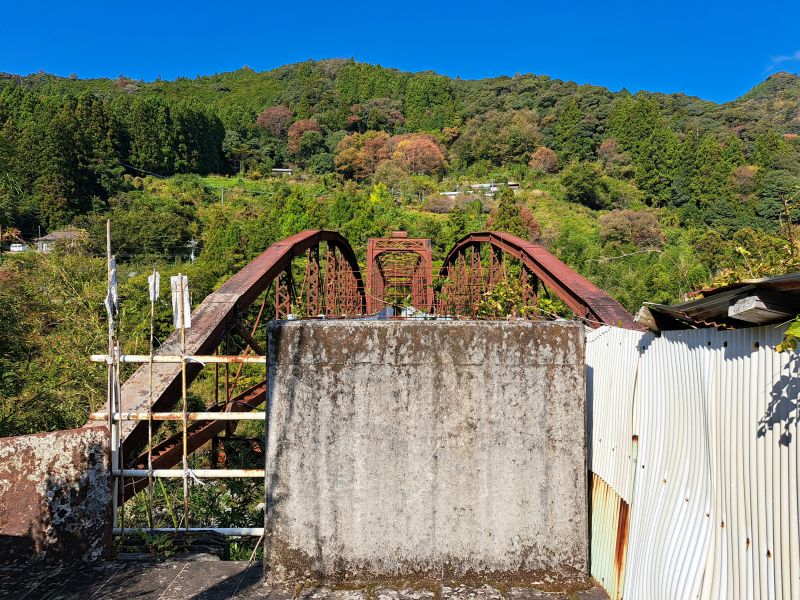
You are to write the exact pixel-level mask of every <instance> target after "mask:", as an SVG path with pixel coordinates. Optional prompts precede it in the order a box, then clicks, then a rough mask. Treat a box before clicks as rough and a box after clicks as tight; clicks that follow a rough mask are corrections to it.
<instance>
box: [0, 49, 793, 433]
mask: <svg viewBox="0 0 800 600" xmlns="http://www.w3.org/2000/svg"><path fill="white" fill-rule="evenodd" d="M798 134H800V78H798V77H797V76H796V75H792V74H788V73H779V74H776V75H773V76H772V77H770V78H769V79H767V80H766V81H765V82H763V83H762V84H760V85H758V86H756V87H755V88H754V89H753V90H751V91H750V92H749V93H747V94H745V95H744V96H742V97H741V98H739V99H737V100H734V101H732V102H729V103H727V104H722V105H719V104H715V103H712V102H707V101H704V100H701V99H699V98H694V97H689V96H684V95H680V94H675V95H665V94H658V93H645V92H642V93H638V94H635V95H631V94H629V93H627V92H625V91H622V92H618V93H614V92H611V91H609V90H607V89H604V88H601V87H596V86H590V85H576V84H574V83H569V82H563V81H559V80H555V79H551V78H549V77H547V76H537V75H517V76H514V77H498V78H493V79H484V80H476V81H467V80H459V79H455V80H453V79H449V78H446V77H443V76H439V75H436V74H433V73H404V72H400V71H397V70H394V69H387V68H383V67H380V66H374V65H368V64H362V63H356V62H353V61H352V60H350V61H348V60H330V61H321V62H305V63H299V64H295V65H289V66H286V67H281V68H279V69H276V70H274V71H269V72H264V73H256V72H253V71H252V70H250V69H247V68H244V69H240V70H238V71H235V72H232V73H224V74H219V75H214V76H209V77H199V78H197V79H178V80H176V81H155V82H152V83H144V82H140V81H135V80H132V79H129V78H126V77H124V76H120V77H118V78H117V79H96V80H81V79H77V78H74V77H70V78H59V77H55V76H51V75H46V74H39V75H31V76H25V77H22V76H16V75H2V76H0V226H2V229H3V233H4V237H5V238H6V239H5V241H6V243H8V242H10V241H12V240H13V239H14V237H15V236H20V237H23V238H24V239H26V240H30V239H31V238H32V237H35V235H36V232H37V231H38V229H39V228H40V227H41V230H42V231H43V232H45V231H51V230H54V229H57V228H61V227H64V226H68V225H71V226H76V227H79V228H81V229H84V230H86V231H87V232H88V233H89V239H88V245H87V247H86V253H85V254H86V256H60V255H49V256H35V255H30V254H29V255H27V256H21V257H15V258H11V257H9V256H8V255H5V258H4V260H5V262H4V263H3V264H0V398H2V399H3V402H2V406H1V407H0V408H2V413H0V434H3V433H9V432H18V431H35V430H41V429H52V428H58V427H65V426H70V425H74V424H77V423H78V422H79V421H80V420H81V419H82V418H83V416H84V415H85V413H86V410H87V409H88V406H89V405H96V404H97V402H98V401H100V400H101V397H102V395H103V393H104V392H103V389H104V388H103V385H102V382H100V381H99V379H98V380H97V381H94V382H91V381H90V380H85V379H80V378H76V377H74V372H75V370H76V369H80V370H81V371H85V370H86V367H85V365H83V364H82V362H81V361H82V360H83V358H82V357H84V356H85V355H86V354H89V353H91V352H92V351H97V350H100V349H102V348H101V346H102V339H103V320H102V312H101V311H102V296H103V275H102V273H103V265H102V261H101V260H99V259H95V258H92V257H91V255H96V256H97V255H101V254H102V253H103V249H104V233H103V231H104V223H105V220H106V219H107V218H111V219H112V228H113V238H114V247H115V251H117V252H118V255H119V257H120V259H121V261H122V262H123V265H124V266H123V277H122V291H123V294H124V298H125V303H124V306H125V307H126V308H125V314H124V317H123V318H124V323H123V330H124V335H125V340H126V344H129V347H128V348H127V351H130V352H134V351H137V350H138V351H145V347H144V346H143V343H144V340H145V335H144V334H145V330H146V328H145V327H144V326H143V324H144V323H145V322H146V314H147V310H146V309H147V307H146V305H145V303H144V298H145V295H144V294H143V292H142V290H143V289H145V288H144V286H145V283H144V282H145V279H144V278H145V275H144V274H143V273H146V272H147V271H148V270H149V269H150V268H152V266H153V265H154V264H156V265H159V268H161V269H162V270H163V272H164V273H165V274H167V273H169V272H172V271H175V272H177V270H178V269H182V270H183V271H184V272H189V273H190V277H191V278H192V286H193V298H194V299H195V300H199V299H201V298H202V297H203V295H205V294H206V293H208V292H210V291H211V290H212V289H214V287H216V286H218V285H219V284H220V282H222V281H223V280H224V279H225V278H227V277H228V276H230V274H231V273H233V272H234V271H235V270H236V269H238V268H240V267H241V266H243V265H244V264H245V263H246V262H247V261H248V260H250V259H251V258H252V257H253V256H255V255H256V254H258V253H259V252H261V251H263V250H264V249H265V248H266V247H268V246H269V244H271V243H273V242H274V241H276V240H278V239H281V238H282V237H285V236H288V235H291V234H293V233H295V232H297V231H300V230H302V229H305V228H318V227H326V228H332V229H337V230H339V231H341V232H342V233H343V234H344V235H345V236H347V237H348V239H350V240H351V242H352V243H353V244H354V245H355V246H356V250H357V252H359V253H362V255H363V251H364V245H365V242H366V239H367V238H368V237H370V236H376V235H383V234H386V233H388V232H389V231H391V230H392V229H397V228H403V229H407V230H408V231H409V232H410V234H411V235H419V236H424V237H430V238H432V239H433V240H434V245H435V246H434V249H435V258H438V259H441V257H442V256H443V254H444V252H445V251H446V250H447V248H448V247H449V245H451V244H452V243H453V241H455V240H456V239H458V237H460V236H462V235H463V234H464V233H466V232H467V231H470V230H476V229H482V228H494V229H502V230H507V231H510V232H512V233H515V234H517V235H521V236H524V237H526V238H529V239H532V240H535V241H538V242H540V243H542V244H544V245H545V246H547V247H548V248H549V249H550V250H551V251H552V252H553V253H555V254H556V255H558V256H559V257H561V258H562V259H563V260H564V261H566V262H567V263H568V264H570V265H572V266H573V267H574V268H576V269H577V270H578V271H580V272H581V273H583V274H584V275H586V276H587V277H589V278H590V279H592V280H593V281H595V282H596V283H597V284H598V285H600V286H602V287H604V288H605V289H607V290H608V291H609V292H610V293H611V294H612V295H614V296H615V297H616V298H618V299H619V300H620V301H621V302H623V303H624V304H625V305H626V307H627V308H628V309H629V310H631V311H635V310H636V309H638V307H639V306H640V305H641V303H642V302H643V301H648V300H651V301H658V302H671V301H675V300H678V299H680V298H681V297H682V296H683V295H684V294H685V293H687V292H688V291H691V290H693V289H698V288H700V287H702V286H705V285H708V284H710V283H713V282H715V281H717V282H723V281H729V280H731V279H737V278H742V277H756V276H763V275H770V274H778V273H783V272H787V271H791V270H800V260H799V259H798V257H800V254H798V252H800V248H799V247H798V242H797V240H798V237H797V228H796V227H795V223H796V222H797V220H798V219H800V206H798V205H799V204H800V139H798ZM275 167H290V168H292V169H293V175H292V176H291V177H283V176H280V177H275V176H272V175H271V169H273V168H275ZM510 180H513V181H516V182H518V183H519V184H520V188H519V191H518V192H517V193H516V194H511V193H510V191H509V190H508V188H505V187H503V185H502V184H504V183H505V182H508V181H510ZM486 182H495V183H499V184H501V185H500V188H501V189H500V192H499V193H498V195H497V196H496V197H495V198H484V197H482V196H481V195H479V194H475V193H472V194H469V193H463V194H461V195H460V196H456V197H455V198H453V197H452V196H443V195H441V194H440V192H444V191H452V190H455V189H459V190H462V191H465V190H468V189H469V187H468V186H469V184H474V183H486ZM190 243H194V245H196V251H197V254H198V259H197V261H196V262H195V263H194V264H191V265H187V264H185V262H182V261H186V260H187V259H188V255H189V252H190V249H189V245H190ZM162 308H163V311H162V312H163V314H162V315H161V317H162V319H163V321H164V324H163V327H162V330H163V333H166V331H167V329H168V318H167V317H168V312H169V311H168V307H166V306H165V307H162ZM96 375H98V376H99V377H100V378H102V373H99V374H96ZM44 406H47V407H48V410H44V409H43V408H42V407H44ZM23 407H24V408H23Z"/></svg>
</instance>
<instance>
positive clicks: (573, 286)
mask: <svg viewBox="0 0 800 600" xmlns="http://www.w3.org/2000/svg"><path fill="white" fill-rule="evenodd" d="M484 245H485V246H488V247H489V248H490V251H489V266H488V272H487V273H484V272H483V271H484V267H483V265H482V263H481V259H480V253H479V251H480V249H481V247H482V246H484ZM470 249H471V250H472V252H471V254H470V256H467V254H468V252H467V251H468V250H470ZM504 254H505V255H508V256H511V257H513V258H515V259H517V260H518V261H519V262H520V263H521V264H522V273H521V276H522V279H523V293H524V294H525V293H528V294H530V293H531V292H528V291H527V290H529V289H530V286H529V285H528V283H529V282H532V283H533V290H534V292H533V294H534V299H535V288H536V280H537V279H538V280H539V281H541V283H542V284H544V285H545V286H546V287H548V288H549V289H550V290H552V291H553V292H554V293H555V294H556V295H557V296H558V297H559V298H561V300H563V301H564V302H565V303H566V304H567V306H569V307H570V309H572V311H573V312H575V314H576V315H578V317H581V318H584V319H586V323H587V324H588V325H590V326H592V327H599V326H600V325H602V324H607V325H616V326H619V327H624V328H627V329H636V330H640V329H641V326H640V325H639V324H638V323H636V321H634V319H633V317H632V316H631V315H630V313H628V311H627V310H625V307H623V306H622V305H621V304H620V303H619V302H617V301H616V300H614V299H613V298H612V297H611V296H610V295H609V294H608V293H606V292H605V291H603V290H602V289H600V288H599V287H597V286H596V285H595V284H593V283H592V282H590V281H589V280H587V279H586V278H585V277H583V276H582V275H580V274H579V273H577V272H576V271H574V270H573V269H571V268H570V267H568V266H567V265H565V264H564V263H563V262H561V261H560V260H558V259H557V258H556V257H555V256H553V255H552V254H550V252H548V251H547V250H546V249H545V248H544V247H543V246H541V245H539V244H535V243H533V242H528V241H525V240H523V239H522V238H519V237H517V236H515V235H511V234H510V233H504V232H498V231H482V232H478V233H471V234H469V235H467V236H465V237H463V238H462V239H460V240H459V241H458V242H456V243H455V245H454V246H453V248H452V249H451V250H450V252H449V253H448V254H447V257H446V258H445V259H444V262H443V264H442V268H441V270H440V273H439V276H440V278H442V279H444V280H447V281H449V282H450V283H449V286H450V291H451V292H453V293H454V295H455V296H457V297H458V298H460V300H458V301H457V302H456V303H457V304H459V302H460V306H461V307H467V308H466V310H467V311H468V310H469V308H468V307H469V305H470V302H472V303H473V304H472V305H473V306H474V302H475V301H476V296H477V295H478V294H480V293H481V292H483V291H485V289H488V288H489V287H491V286H493V285H494V284H495V282H496V281H497V280H498V279H500V278H503V277H505V267H504V265H503V255H504ZM448 304H449V305H450V307H452V306H453V300H444V301H440V302H437V306H440V307H443V308H446V307H447V306H448Z"/></svg>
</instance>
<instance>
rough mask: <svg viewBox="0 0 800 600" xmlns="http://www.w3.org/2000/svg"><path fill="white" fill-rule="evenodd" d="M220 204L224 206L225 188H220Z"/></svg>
mask: <svg viewBox="0 0 800 600" xmlns="http://www.w3.org/2000/svg"><path fill="white" fill-rule="evenodd" d="M222 206H225V188H222Z"/></svg>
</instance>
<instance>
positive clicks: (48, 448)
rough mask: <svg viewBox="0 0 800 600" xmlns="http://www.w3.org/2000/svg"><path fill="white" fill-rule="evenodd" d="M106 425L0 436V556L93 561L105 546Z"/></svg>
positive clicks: (107, 517)
mask: <svg viewBox="0 0 800 600" xmlns="http://www.w3.org/2000/svg"><path fill="white" fill-rule="evenodd" d="M108 448H109V440H108V430H107V429H106V428H105V427H91V428H85V429H72V430H65V431H55V432H52V433H41V434H37V435H24V436H19V437H10V438H0V560H20V559H26V558H30V557H32V556H37V557H40V558H46V559H83V560H95V559H98V558H102V557H103V556H105V555H107V553H108V550H109V549H110V545H111V491H110V488H109V471H108Z"/></svg>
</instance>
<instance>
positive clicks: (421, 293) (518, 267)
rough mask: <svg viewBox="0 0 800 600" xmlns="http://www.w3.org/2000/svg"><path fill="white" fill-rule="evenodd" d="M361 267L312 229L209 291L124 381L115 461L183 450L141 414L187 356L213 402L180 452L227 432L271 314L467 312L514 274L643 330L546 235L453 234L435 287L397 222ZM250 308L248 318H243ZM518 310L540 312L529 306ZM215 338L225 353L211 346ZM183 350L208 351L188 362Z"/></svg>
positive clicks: (425, 256) (536, 290)
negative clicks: (205, 375)
mask: <svg viewBox="0 0 800 600" xmlns="http://www.w3.org/2000/svg"><path fill="white" fill-rule="evenodd" d="M366 269H367V277H366V280H367V282H368V285H367V286H366V289H365V286H364V280H363V279H362V275H361V271H360V269H359V265H358V261H357V260H356V255H355V253H354V252H353V249H352V248H351V246H350V244H349V243H348V242H347V240H346V239H345V238H344V237H342V236H341V235H340V234H338V233H336V232H333V231H323V230H308V231H303V232H301V233H298V234H296V235H293V236H291V237H289V238H286V239H284V240H282V241H280V242H277V243H275V244H273V245H272V246H270V247H269V248H268V249H267V250H266V251H265V252H264V253H262V254H261V255H259V256H258V257H257V258H255V259H254V260H253V261H252V262H250V263H249V264H248V265H246V266H245V267H244V268H243V269H242V270H241V271H239V272H238V273H236V274H235V275H233V276H232V277H231V278H230V279H229V280H228V281H227V282H226V283H225V284H224V285H222V287H220V288H219V290H217V291H216V292H214V293H212V294H210V295H209V296H207V297H206V298H205V299H204V300H203V301H202V302H201V303H200V305H199V306H198V307H197V308H196V309H195V310H194V311H192V327H191V329H190V330H188V331H187V339H186V348H185V354H184V355H183V358H181V357H180V356H179V355H180V354H181V350H180V340H179V336H178V335H176V334H173V335H171V336H170V337H169V338H168V339H167V340H166V341H165V343H164V344H162V345H161V347H160V349H159V351H158V355H157V356H156V357H155V358H154V360H153V364H152V369H153V383H152V388H151V387H150V384H149V379H148V375H149V369H150V368H151V365H150V364H142V365H141V366H140V367H139V369H138V370H137V371H136V372H135V373H134V374H133V375H132V376H131V377H130V378H129V379H128V380H127V381H126V382H125V383H124V385H123V386H122V394H121V397H122V402H121V406H120V407H119V408H118V409H117V412H118V413H119V416H118V417H117V418H120V419H122V415H124V416H125V420H123V421H122V423H121V425H120V426H121V433H122V435H121V437H122V447H121V451H122V463H123V466H124V467H126V468H127V469H132V470H131V471H126V472H129V473H137V474H138V473H140V472H141V471H142V469H146V468H147V465H148V454H150V455H151V456H152V468H153V469H169V468H171V467H173V466H175V465H176V464H178V463H179V462H180V461H181V458H182V454H183V450H184V446H183V440H182V434H181V433H180V432H179V433H178V434H176V435H174V436H172V437H169V438H167V439H165V440H163V441H161V442H159V443H157V444H155V445H154V446H153V447H152V449H150V451H149V452H148V449H147V448H146V444H147V439H148V427H149V426H151V427H153V430H155V429H156V428H157V427H158V426H159V425H160V424H161V423H163V422H164V420H167V419H166V418H163V419H162V418H161V417H159V418H157V419H154V420H150V419H147V420H146V419H144V418H142V417H141V416H142V415H143V414H145V413H147V414H148V415H149V414H150V412H152V413H156V414H158V413H164V414H166V413H169V411H170V410H172V409H173V408H174V407H175V405H176V404H177V402H178V400H179V399H180V398H181V397H182V383H181V367H182V365H181V364H180V362H182V361H183V360H186V375H187V385H188V384H191V382H192V381H193V380H194V379H195V378H196V377H197V375H198V373H199V372H200V369H202V368H203V367H204V365H205V368H206V369H214V370H215V398H214V403H213V405H212V406H209V407H207V408H204V409H203V411H201V412H200V413H197V414H198V415H202V416H203V418H202V420H196V421H193V422H192V423H191V424H190V425H189V426H188V428H187V441H186V450H187V451H188V452H190V453H191V452H194V451H195V450H198V449H199V448H200V447H202V446H203V445H204V444H206V443H208V442H209V441H212V442H213V441H214V440H216V438H217V436H219V435H220V434H221V433H222V432H223V431H227V432H228V433H229V434H231V433H233V432H234V431H235V428H236V424H237V422H236V420H235V418H234V417H233V416H232V415H230V414H226V415H225V416H224V417H221V418H220V419H216V420H214V419H211V416H213V415H212V413H214V412H220V413H237V412H249V411H252V410H255V409H257V408H258V407H259V406H261V405H262V404H263V403H264V402H265V400H266V382H265V381H263V380H262V381H260V382H257V383H256V384H255V385H251V387H246V386H242V385H240V384H239V381H240V375H241V374H242V365H243V364H244V363H253V362H258V361H261V362H262V363H264V360H263V359H264V355H265V351H266V348H265V347H263V346H265V344H263V341H261V342H260V341H258V340H257V339H256V338H257V337H258V334H259V332H261V331H263V327H261V328H259V327H260V324H261V323H262V322H263V321H265V320H268V319H269V318H271V317H273V316H274V318H276V319H287V318H320V317H325V318H363V317H367V316H371V317H373V318H374V316H375V314H376V313H378V312H380V311H382V310H383V309H385V308H386V307H387V306H393V307H396V305H397V304H398V298H400V296H402V297H403V299H404V300H410V301H411V303H412V305H413V306H414V308H415V309H417V310H421V311H422V312H424V313H427V314H432V315H434V316H449V317H455V318H475V317H477V316H478V314H477V307H478V305H479V303H480V301H481V299H482V298H483V297H484V296H485V294H486V292H489V291H491V290H493V289H496V288H497V286H500V285H503V284H505V285H508V284H509V282H512V279H513V278H518V279H517V280H514V281H513V283H514V285H515V286H517V287H516V289H517V290H519V291H520V292H521V295H522V304H523V305H524V306H529V307H536V304H537V297H538V295H539V294H540V293H541V292H542V291H543V287H546V288H548V289H549V290H550V291H552V292H553V293H554V294H555V295H556V296H557V297H558V298H560V299H561V300H562V301H563V302H564V303H565V304H566V305H567V306H568V307H569V308H570V309H571V310H572V311H574V312H575V314H576V315H577V316H578V317H579V318H582V319H584V320H585V321H586V323H588V324H589V325H591V326H597V325H599V324H609V325H618V326H621V327H627V328H630V329H639V326H638V325H637V324H636V323H635V322H634V320H633V319H632V318H631V316H630V315H629V314H628V313H627V312H626V311H625V309H624V308H623V307H622V306H621V305H620V304H619V303H618V302H616V301H615V300H614V299H612V298H611V297H610V296H609V295H608V294H606V293H605V292H604V291H603V290H601V289H600V288H598V287H597V286H595V285H594V284H592V283H590V282H589V281H587V280H586V279H585V278H583V277H582V276H580V275H579V274H578V273H576V272H575V271H573V270H572V269H570V268H569V267H567V266H566V265H565V264H564V263H562V262H561V261H560V260H558V259H557V258H555V257H554V256H553V255H552V254H550V253H549V252H548V251H547V250H545V249H544V248H543V247H542V246H540V245H538V244H533V243H530V242H526V241H525V240H522V239H521V238H518V237H516V236H513V235H510V234H507V233H500V232H491V231H487V232H481V233H473V234H470V235H468V236H466V237H464V238H463V239H461V240H460V241H459V242H457V243H456V244H455V246H454V247H453V248H452V249H451V250H450V252H449V253H448V255H447V257H446V258H445V260H444V263H443V266H442V268H441V271H440V281H442V282H444V283H443V284H441V285H440V286H439V289H435V288H437V285H436V284H435V283H434V279H433V265H432V251H431V242H430V240H427V239H414V238H408V237H407V235H406V234H405V233H404V232H395V233H393V234H392V236H391V237H390V238H380V239H371V240H370V241H369V246H368V256H367V266H366ZM259 306H260V308H259V309H258V311H257V312H258V316H257V317H255V321H254V324H253V323H252V320H253V315H254V314H255V310H256V307H259ZM248 311H250V317H249V318H250V321H249V323H250V324H251V325H248V326H247V327H245V325H244V317H245V316H246V315H247V313H248ZM518 316H528V317H536V316H537V313H536V312H534V311H531V312H530V313H526V314H521V315H518ZM231 335H235V336H237V338H238V339H239V340H240V342H241V343H243V344H244V345H245V347H244V355H245V356H248V358H240V357H237V356H232V354H235V352H234V353H232V352H230V351H229V348H228V347H227V340H228V339H230V336H231ZM242 340H243V342H242ZM223 345H224V346H225V348H224V350H226V351H225V352H224V354H226V355H228V356H216V357H215V353H219V352H220V351H221V350H222V349H223V348H221V346H223ZM237 351H238V350H237ZM190 357H197V358H204V359H205V360H202V361H201V360H196V361H195V360H192V361H189V360H188V358H190ZM102 358H103V357H99V358H97V359H98V360H101V359H102ZM128 358H129V362H141V360H143V359H142V357H136V356H133V357H128ZM178 359H180V360H178ZM148 362H149V361H148ZM205 363H209V364H208V365H206V364H205ZM264 366H266V365H265V363H264ZM251 383H252V379H251ZM151 389H152V406H150V404H149V400H150V395H149V394H150V390H151ZM220 389H221V390H222V393H221V394H220ZM131 415H133V416H131ZM146 486H147V479H146V478H143V477H139V476H138V475H131V476H130V477H127V478H126V479H125V482H124V485H123V491H122V496H123V497H124V498H125V499H128V498H130V497H132V496H133V495H134V494H135V493H136V492H137V491H139V490H141V489H144V488H145V487H146Z"/></svg>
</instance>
